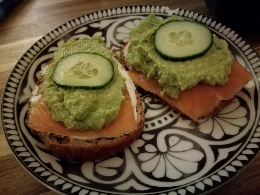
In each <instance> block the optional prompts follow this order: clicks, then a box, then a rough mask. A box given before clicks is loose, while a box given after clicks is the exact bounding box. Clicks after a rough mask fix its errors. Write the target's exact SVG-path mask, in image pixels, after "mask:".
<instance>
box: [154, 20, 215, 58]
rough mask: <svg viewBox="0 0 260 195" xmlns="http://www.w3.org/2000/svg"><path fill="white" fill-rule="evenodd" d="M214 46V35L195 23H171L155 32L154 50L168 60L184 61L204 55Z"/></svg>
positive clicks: (165, 24) (177, 21)
mask: <svg viewBox="0 0 260 195" xmlns="http://www.w3.org/2000/svg"><path fill="white" fill-rule="evenodd" d="M212 44H213V34H212V32H211V31H210V29H208V28H207V27H206V26H204V25H203V24H200V23H198V22H195V21H188V20H184V21H180V20H176V21H169V22H166V23H164V24H162V25H161V26H160V27H159V28H158V29H157V30H156V32H155V36H154V48H155V51H156V52H157V54H158V55H160V56H161V57H162V58H164V59H166V60H171V61H184V60H189V59H194V58H196V57H199V56H202V55H204V54H205V53H206V52H207V51H208V50H209V49H210V48H211V46H212Z"/></svg>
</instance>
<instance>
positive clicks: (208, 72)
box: [126, 14, 232, 98]
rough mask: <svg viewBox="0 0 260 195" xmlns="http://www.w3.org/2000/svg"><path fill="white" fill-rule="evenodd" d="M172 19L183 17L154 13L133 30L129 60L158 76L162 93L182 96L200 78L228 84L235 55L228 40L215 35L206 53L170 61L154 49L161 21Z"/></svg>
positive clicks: (207, 81)
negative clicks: (233, 55) (159, 15)
mask: <svg viewBox="0 0 260 195" xmlns="http://www.w3.org/2000/svg"><path fill="white" fill-rule="evenodd" d="M171 20H183V18H181V17H178V16H172V17H169V18H167V19H165V20H163V19H159V18H157V17H156V16H155V15H153V14H151V15H149V16H148V17H146V18H143V19H142V20H141V22H140V23H139V24H138V25H137V26H136V27H135V28H133V29H132V30H131V31H130V41H131V42H130V45H129V47H128V53H127V57H126V61H127V63H129V64H131V66H132V67H134V68H135V69H136V70H138V71H141V72H143V73H144V74H146V75H147V77H148V79H151V78H156V79H157V80H158V82H159V84H160V85H161V86H162V87H163V88H164V89H163V91H162V92H161V95H164V94H167V95H169V96H171V97H173V98H178V96H179V94H180V93H181V91H183V90H185V89H188V88H191V87H193V86H195V85H197V83H199V82H203V83H207V84H210V85H216V84H225V83H226V82H227V81H228V75H229V74H230V72H231V66H232V56H231V52H230V51H229V49H228V45H227V43H226V41H225V40H222V39H219V38H217V36H216V35H213V44H212V46H211V48H210V49H209V51H207V52H206V53H205V54H204V55H203V56H201V57H197V58H195V59H192V60H185V61H181V62H180V61H170V60H166V59H164V58H162V57H160V56H159V55H158V54H157V53H156V51H155V49H154V35H155V32H156V30H157V29H158V28H159V27H160V25H162V24H164V23H165V22H168V21H171Z"/></svg>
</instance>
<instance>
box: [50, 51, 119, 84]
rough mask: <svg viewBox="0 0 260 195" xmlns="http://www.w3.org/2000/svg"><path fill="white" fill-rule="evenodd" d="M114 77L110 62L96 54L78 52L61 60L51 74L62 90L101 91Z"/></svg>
mask: <svg viewBox="0 0 260 195" xmlns="http://www.w3.org/2000/svg"><path fill="white" fill-rule="evenodd" d="M113 77H114V66H113V64H112V62H111V61H110V60H109V59H107V58H105V57H104V56H102V55H99V54H96V53H87V52H80V53H74V54H71V55H68V56H66V57H64V58H62V59H61V60H60V61H59V62H58V63H57V64H56V66H55V68H54V70H53V74H52V80H53V82H54V83H55V84H56V85H58V86H59V87H62V88H69V89H101V88H103V87H105V86H106V85H108V84H109V83H110V81H112V79H113Z"/></svg>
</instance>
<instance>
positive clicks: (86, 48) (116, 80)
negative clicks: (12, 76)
mask: <svg viewBox="0 0 260 195" xmlns="http://www.w3.org/2000/svg"><path fill="white" fill-rule="evenodd" d="M82 52H87V53H95V54H99V55H102V56H104V57H105V58H106V59H109V60H110V61H111V62H112V64H113V71H114V73H113V74H114V77H113V79H112V81H111V82H110V83H109V84H108V85H106V86H105V87H103V88H102V89H91V90H86V89H73V88H72V89H68V88H62V87H59V86H58V85H56V84H55V83H54V82H53V80H52V74H53V70H54V69H55V66H56V65H57V63H58V62H59V61H60V60H61V59H63V58H65V57H66V56H69V55H71V54H75V53H82ZM80 66H83V67H85V68H86V71H85V72H82V73H81V72H79V70H78V69H77V68H74V67H71V70H70V71H71V72H73V74H78V75H79V76H80V77H83V78H84V77H92V76H93V75H95V74H96V70H95V68H93V67H92V66H91V64H88V63H87V64H80ZM81 68H82V67H81ZM124 90H125V79H124V78H123V77H122V76H121V74H120V73H119V71H118V64H117V62H116V61H115V60H114V58H113V54H112V52H111V51H110V50H108V49H107V48H106V47H105V45H104V43H103V41H102V39H101V38H100V37H93V38H87V39H80V40H77V41H75V40H74V41H71V42H68V43H65V44H64V45H63V47H62V49H60V50H59V51H57V52H55V53H54V58H53V62H52V63H51V64H50V65H48V66H47V69H46V71H45V73H44V83H43V94H44V96H45V98H46V102H47V105H48V107H49V109H50V110H51V113H52V118H53V120H54V121H62V122H63V123H64V124H65V125H66V127H67V128H68V129H77V130H99V129H100V128H102V127H104V126H107V125H109V124H110V123H111V122H112V121H114V120H116V119H117V117H118V114H119V110H120V108H121V104H122V102H123V101H124V95H123V91H124Z"/></svg>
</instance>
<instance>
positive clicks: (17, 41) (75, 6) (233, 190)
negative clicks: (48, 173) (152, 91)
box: [0, 0, 260, 195]
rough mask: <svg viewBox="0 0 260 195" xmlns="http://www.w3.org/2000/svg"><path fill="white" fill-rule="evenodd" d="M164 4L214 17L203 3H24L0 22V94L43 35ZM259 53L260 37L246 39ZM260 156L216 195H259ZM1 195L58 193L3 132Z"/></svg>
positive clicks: (46, 0)
mask: <svg viewBox="0 0 260 195" xmlns="http://www.w3.org/2000/svg"><path fill="white" fill-rule="evenodd" d="M144 4H149V5H164V6H169V7H170V8H171V9H175V8H177V7H180V8H184V9H188V10H192V11H195V12H198V13H200V14H204V15H207V16H212V14H211V12H210V11H209V10H208V9H207V8H206V6H205V4H204V1H203V0H193V1H189V0H171V1H169V0H160V1H159V0H149V1H148V0H142V1H141V0H132V1H131V0H123V1H115V0H101V1H97V0H96V1H82V0H74V1H71V0H55V1H53V0H44V1H43V0H42V1H41V0H23V1H22V2H21V3H20V4H19V5H18V6H17V7H16V8H15V9H14V10H13V11H12V13H11V14H9V15H8V16H7V17H6V18H5V19H4V20H3V21H1V22H0V93H1V94H2V92H3V89H4V86H5V82H6V80H7V78H8V76H9V74H10V72H11V70H12V68H13V67H14V66H15V64H16V62H17V61H18V60H19V58H20V57H21V56H22V55H23V54H24V52H26V51H27V49H28V48H29V47H30V46H31V45H33V43H35V42H36V41H37V40H38V39H39V38H40V37H41V36H43V35H45V34H46V33H48V32H49V31H51V30H53V29H54V28H56V27H58V26H60V25H61V24H63V23H65V22H67V21H69V20H72V19H74V18H76V17H79V16H82V15H85V14H88V13H91V12H94V11H97V10H100V9H106V8H111V7H118V6H125V5H144ZM244 38H245V39H246V41H247V42H248V43H250V44H251V45H252V46H253V47H254V49H255V50H256V51H257V52H258V54H260V35H259V36H254V37H249V36H247V37H244ZM259 180H260V155H258V156H257V157H256V158H255V159H254V160H253V162H252V163H251V164H250V165H249V166H248V167H247V168H246V169H245V170H244V171H243V172H242V173H241V174H240V175H238V176H237V177H235V178H234V179H233V180H232V181H230V182H229V183H228V184H226V185H224V186H222V188H220V189H218V190H216V191H215V192H214V194H223V195H224V194H229V195H233V194H251V195H253V194H260V182H259ZM0 194H1V195H2V194H3V195H5V194H24V195H25V194H31V195H33V194H41V195H43V194H45V195H47V194H56V193H55V192H52V191H51V190H50V189H48V188H47V187H45V186H43V185H42V184H40V183H39V182H38V181H36V180H35V179H34V178H33V177H32V176H31V175H30V174H28V172H26V171H25V170H24V168H23V167H22V166H21V165H20V164H19V163H18V162H17V160H16V159H15V157H14V155H13V154H12V152H11V150H10V148H9V146H8V144H7V141H6V140H5V136H4V132H3V130H2V126H1V130H0Z"/></svg>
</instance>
